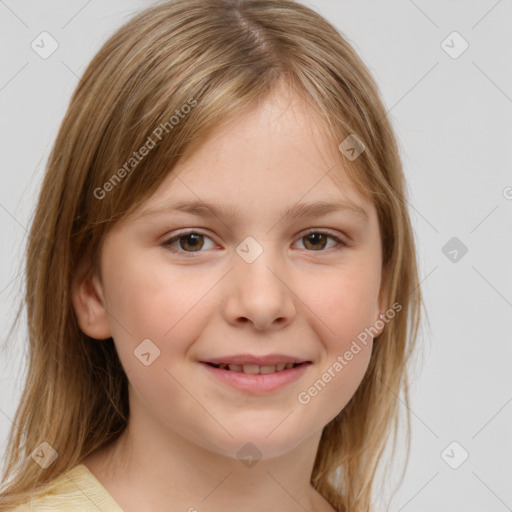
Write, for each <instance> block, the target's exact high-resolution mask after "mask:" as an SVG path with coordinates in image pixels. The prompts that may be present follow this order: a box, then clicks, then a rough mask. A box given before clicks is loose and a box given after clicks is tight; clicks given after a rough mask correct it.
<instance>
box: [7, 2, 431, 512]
mask: <svg viewBox="0 0 512 512" xmlns="http://www.w3.org/2000/svg"><path fill="white" fill-rule="evenodd" d="M281 81H284V82H286V83H287V84H288V85H289V86H290V87H292V88H293V91H294V92H295V93H296V94H297V95H299V96H300V97H301V98H302V99H303V100H304V101H306V102H307V104H308V105H310V106H311V107H312V108H313V109H314V110H315V111H316V112H317V113H318V114H320V116H321V117H322V119H323V120H324V122H325V127H326V142H328V143H329V144H330V145H332V148H333V150H334V153H335V154H337V158H339V160H340V162H342V164H343V166H344V167H345V169H346V170H347V172H348V174H349V176H350V178H351V179H352V181H353V183H354V184H355V186H356V187H357V189H358V190H359V191H361V192H362V193H363V194H365V197H369V198H370V199H371V200H372V202H373V204H374V205H375V207H376V210H377V213H378V219H379V226H380V231H381V236H382V247H383V255H382V264H383V270H385V271H386V272H387V273H388V275H389V283H390V286H389V296H388V297H387V301H388V302H387V303H388V304H393V303H398V304H400V305H401V310H400V312H399V313H398V314H397V315H396V317H395V318H394V319H393V320H392V321H390V322H389V323H387V325H386V326H385V328H384V330H383V332H382V334H381V335H380V336H378V337H377V338H376V339H375V342H374V348H373V352H372V355H371V360H370V363H369V367H368V369H367V371H366V374H365V376H364V378H363V380H362V382H361V384H360V386H359V388H358V389H357V391H356V392H355V394H354V396H353V397H352V399H351V400H350V401H349V403H348V404H347V406H346V407H345V408H344V409H343V410H342V411H341V412H340V414H339V415H338V416H337V417H336V418H335V419H333V420H332V421H331V422H330V423H329V424H327V425H326V426H325V428H324V429H323V433H322V437H321V440H320V444H319V448H318V452H317V456H316V460H315V463H314V468H313V472H312V475H311V483H312V485H313V486H314V487H315V488H316V489H317V490H318V492H319V493H321V494H322V495H323V496H324V497H325V498H326V499H327V500H328V501H329V502H330V503H331V504H332V505H333V507H335V508H336V509H337V510H339V511H347V510H350V511H354V510H357V511H360V512H368V511H370V510H372V509H373V508H372V507H373V505H372V504H373V499H372V489H374V487H375V486H374V482H375V480H376V470H377V468H378V467H379V462H380V460H381V458H382V454H383V451H384V448H385V446H386V445H387V441H388V440H389V439H390V438H391V433H393V432H394V434H395V437H394V439H393V453H394V451H395V450H394V447H395V442H396V431H397V428H398V423H399V421H398V420H399V414H398V413H399V398H398V394H399V393H402V394H403V397H404V398H403V400H404V402H405V403H406V404H407V403H408V401H409V394H408V365H407V362H408V360H409V358H410V356H411V354H412V352H413V347H414V345H415V343H416V338H417V331H418V326H419V320H420V310H421V305H422V300H421V294H420V288H419V282H418V271H417V262H416V251H415V243H414V236H413V232H412V228H411V222H410V218H409V213H408V208H407V200H406V183H405V180H404V176H403V170H402V163H401V159H400V155H399V148H398V144H397V141H396V138H395V135H394V133H393V129H392V127H391V123H390V121H389V119H388V116H387V114H386V110H385V108H384V106H383V102H382V100H381V98H380V95H379V91H378V87H377V85H376V83H375V82H374V80H373V78H372V76H371V75H370V73H369V71H368V69H367V68H366V66H365V65H364V63H363V62H362V60H361V59H360V58H359V56H358V55H357V54H356V52H355V51H354V49H353V48H352V47H351V45H350V44H349V43H348V42H347V41H346V40H345V38H344V37H343V36H342V35H341V34H340V32H339V31H338V30H337V29H336V28H334V27H333V26H332V25H331V24H330V23H329V22H327V21H326V20H325V19H324V18H323V17H322V16H320V15H319V14H318V13H316V12H315V11H313V10H312V9H310V8H308V7H306V6H304V5H302V4H300V3H298V2H295V1H294V0H209V1H207V2H205V1H204V0H172V1H168V2H164V3H159V4H157V5H156V6H153V7H151V8H149V9H146V10H144V11H142V12H141V13H139V14H138V15H136V16H135V17H134V18H132V19H131V20H129V21H128V22H127V23H126V24H125V25H124V26H123V27H121V28H120V29H119V30H118V31H117V32H116V33H115V34H114V35H113V36H112V37H111V38H110V39H109V40H108V41H107V42H106V43H105V44H104V45H103V47H102V48H101V49H100V51H99V52H98V53H97V54H96V55H95V57H94V58H93V60H92V61H91V63H90V64H89V66H88V68H87V69H86V71H85V73H84V75H83V77H82V79H81V80H80V83H79V85H78V86H77V88H76V90H75V92H74V94H73V96H72V99H71V101H70V104H69V107H68V110H67V113H66V115H65V117H64V120H63V122H62V124H61V127H60V130H59V133H58V135H57V138H56V141H55V144H54V146H53V149H52V151H51V154H50V157H49V160H48V163H47V168H46V173H45V177H44V181H43V184H42V187H41V190H40V195H39V198H38V203H37V207H36V210H35V214H34V218H33V221H32V224H31V229H30V233H29V238H28V244H27V253H26V262H25V271H26V290H25V296H24V304H22V306H26V311H27V321H28V338H29V339H28V342H29V347H28V351H29V356H28V362H27V366H28V371H27V375H26V381H25V383H24V389H23V393H22V397H21V400H20V404H19V406H18V409H17V411H16V414H15V418H14V422H13V426H12V429H11V432H10V435H9V439H8V451H7V454H6V458H5V467H4V472H3V480H2V481H3V488H2V492H1V495H0V506H1V508H2V510H4V509H6V507H7V506H12V505H15V504H17V503H20V502H23V501H25V500H27V499H28V498H30V496H32V495H33V494H35V493H36V492H37V491H38V490H40V489H42V488H43V487H44V485H45V484H47V483H48V482H49V481H51V480H52V479H54V478H55V477H57V476H59V475H60V474H61V473H62V472H64V471H67V470H68V469H70V468H72V467H73V466H74V465H76V464H78V463H80V462H81V461H82V459H83V458H85V457H86V456H87V455H89V454H91V453H92V452H94V451H96V450H97V449H99V448H102V447H104V446H106V445H107V444H109V443H111V442H113V441H115V439H117V437H118V436H119V435H120V434H121V433H122V432H123V430H124V429H125V428H126V426H127V423H128V418H129V407H128V386H127V378H126V375H125V373H124V371H123V368H122V366H121V363H120V361H119V358H118V356H117V353H116V351H115V347H114V344H113V340H112V339H109V340H106V341H104V342H102V343H97V342H94V341H93V340H91V338H89V337H88V336H86V335H85V334H84V333H83V332H82V331H81V330H80V328H79V326H78V322H77V318H76V315H75V312H74V310H73V307H72V301H71V292H70V288H71V282H72V279H73V276H75V275H76V273H77V271H78V269H79V264H80V262H82V261H88V262H90V264H91V268H93V269H96V270H98V269H99V266H98V255H99V249H100V247H101V243H102V240H103V237H104V235H105V233H106V232H107V231H108V230H109V229H110V228H111V227H112V226H113V225H114V224H115V223H116V222H118V221H119V220H121V219H123V218H125V217H126V216H127V215H129V214H130V213H132V212H133V211H134V210H135V209H136V208H138V207H139V206H140V205H141V204H142V203H143V202H144V201H145V200H146V199H147V198H149V197H150V196H151V195H152V194H153V193H154V192H155V190H156V189H157V188H158V187H159V185H160V184H161V183H162V181H163V180H164V179H165V177H166V176H167V175H168V173H169V172H172V170H173V168H174V167H175V166H176V164H177V162H178V160H179V158H180V156H181V155H183V154H184V152H185V150H186V149H187V148H190V147H192V144H193V143H194V142H197V141H198V140H203V139H204V138H205V137H207V136H208V134H209V133H211V132H212V131H213V130H214V129H215V128H216V127H218V126H219V125H220V124H221V123H223V122H225V121H226V120H229V119H230V117H231V116H234V115H237V114H240V112H243V111H244V110H247V109H249V108H251V107H253V106H254V105H257V104H258V103H259V102H261V101H262V100H263V99H265V98H266V97H267V96H268V95H269V94H270V93H271V92H272V91H273V90H275V88H276V86H277V84H278V83H280V82H281ZM185 106H186V108H185ZM354 134H355V135H356V136H357V138H358V139H359V140H360V141H362V142H363V144H364V151H363V152H362V153H361V154H360V155H359V157H358V158H357V159H354V160H351V159H350V158H347V157H346V155H345V154H343V153H342V151H340V150H338V146H339V145H340V143H342V142H343V141H344V140H345V139H346V138H347V137H348V136H349V135H354ZM150 141H151V142H150ZM151 143H153V145H152V146H151ZM143 146H146V147H147V148H148V147H150V146H151V147H150V151H148V154H147V156H145V157H144V158H143V159H140V160H139V159H136V158H135V157H134V156H133V155H134V152H137V151H138V150H140V148H141V147H143ZM406 414H407V425H408V427H409V428H408V431H407V432H408V433H409V430H410V419H409V416H408V412H407V410H406ZM407 439H408V440H409V436H408V437H407ZM43 442H45V443H48V444H49V445H50V446H51V447H52V448H53V449H54V450H56V452H57V454H58V457H57V458H56V459H55V460H54V462H53V463H52V464H51V465H49V466H48V467H46V468H43V467H41V465H39V464H37V463H36V462H35V461H34V460H33V458H32V457H30V455H31V454H32V452H33V451H34V450H35V449H36V448H37V447H38V446H40V445H41V443H43Z"/></svg>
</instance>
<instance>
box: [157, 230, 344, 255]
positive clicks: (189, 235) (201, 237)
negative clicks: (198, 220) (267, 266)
mask: <svg viewBox="0 0 512 512" xmlns="http://www.w3.org/2000/svg"><path fill="white" fill-rule="evenodd" d="M205 239H207V240H210V241H211V242H212V246H211V247H209V248H210V249H212V248H214V247H215V244H214V243H213V241H212V240H211V238H210V237H208V236H206V235H205V234H203V233H200V232H198V231H187V232H181V233H178V234H177V235H175V236H173V237H171V238H169V239H168V240H167V241H165V242H164V243H163V244H162V245H163V246H164V247H165V248H166V249H168V250H169V251H171V252H174V253H182V254H183V253H189V254H190V253H196V252H203V251H201V249H203V248H205ZM329 239H331V240H333V241H334V242H335V243H334V244H332V245H331V246H330V247H328V248H329V249H331V248H332V247H333V246H334V247H336V246H337V248H341V247H343V246H345V247H346V246H347V245H348V244H346V243H345V242H343V241H342V240H340V239H339V238H338V237H336V236H334V235H333V234H331V233H330V232H328V231H323V230H315V229H311V230H309V231H308V232H306V234H303V235H302V237H301V238H300V239H299V241H303V240H304V241H305V243H304V245H305V248H306V250H308V251H314V252H325V248H326V246H327V245H328V240H329ZM176 245H177V246H178V247H176ZM206 248H207V249H208V247H206Z"/></svg>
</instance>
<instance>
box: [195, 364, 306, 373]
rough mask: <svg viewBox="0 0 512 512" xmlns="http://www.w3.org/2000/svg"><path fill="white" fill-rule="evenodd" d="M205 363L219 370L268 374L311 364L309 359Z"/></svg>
mask: <svg viewBox="0 0 512 512" xmlns="http://www.w3.org/2000/svg"><path fill="white" fill-rule="evenodd" d="M205 364H207V365H209V366H212V367H213V368H219V369H220V370H228V371H231V372H237V373H244V374H245V375H270V374H273V373H281V372H285V371H286V370H291V369H292V368H296V367H298V366H305V365H308V364H311V361H304V362H302V363H279V364H276V365H257V364H227V363H219V364H215V363H210V362H205Z"/></svg>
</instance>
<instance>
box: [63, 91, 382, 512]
mask: <svg viewBox="0 0 512 512" xmlns="http://www.w3.org/2000/svg"><path fill="white" fill-rule="evenodd" d="M320 123H321V121H320V120H319V119H317V118H316V117H315V115H314V114H313V113H312V112H310V111H309V110H308V109H307V107H306V106H305V105H303V104H302V103H301V101H300V100H299V99H298V98H297V97H295V96H294V95H293V94H292V93H291V92H290V91H289V90H287V89H285V88H280V89H277V90H276V91H275V92H274V94H273V95H272V96H271V97H270V98H269V99H268V100H267V101H265V102H263V103H262V104H260V105H259V106H258V107H257V108H255V109H253V110H252V111H251V112H248V113H246V114H244V115H241V116H239V117H237V118H236V119H234V120H231V121H230V122H229V123H228V124H226V125H223V126H222V127H220V128H219V129H218V130H217V131H216V132H215V134H214V135H213V136H212V137H211V138H210V139H208V140H207V141H204V142H203V143H202V144H200V145H196V146H195V147H194V150H193V151H191V152H187V154H186V155H185V156H186V158H183V159H182V160H181V161H180V163H179V165H178V166H177V167H176V168H175V170H174V171H173V172H172V173H171V174H170V175H169V176H168V177H167V178H166V180H165V181H164V182H163V183H162V185H161V186H160V188H159V189H158V190H157V191H156V192H155V194H154V195H153V196H152V197H151V198H150V199H148V201H147V202H146V203H145V204H144V205H142V207H141V208H140V209H139V210H138V211H137V212H135V214H133V215H132V216H130V217H128V218H126V219H125V220H123V221H121V222H119V223H117V224H116V225H115V226H114V227H113V228H112V229H111V230H110V231H109V232H108V233H107V235H106V237H105V239H104V244H103V246H102V252H101V276H102V277H101V279H100V277H99V275H94V276H93V277H92V278H90V279H89V278H88V279H84V278H82V277H81V275H84V274H85V272H84V273H81V274H80V275H78V276H77V277H76V279H75V282H74V285H73V304H74V308H75V311H76V313H77V317H78V321H79V324H80V327H81V329H82V330H83V331H84V332H85V333H86V334H87V335H89V336H90V337H92V338H95V339H97V340H98V341H94V342H97V343H102V341H100V340H102V339H106V338H109V337H113V339H114V342H115V345H116V348H117V351H118V354H119V357H120V359H121V362H122V365H123V368H124V370H125V371H126V373H127V376H128V380H129V397H130V418H129V424H128V427H127V429H126V431H125V432H124V433H123V435H122V436H121V437H120V438H119V440H118V441H117V442H116V443H114V444H113V445H111V446H110V447H108V448H106V449H103V450H100V451H98V452H96V453H94V454H92V455H91V456H89V457H87V458H86V459H84V461H83V462H84V464H86V465H87V466H88V467H89V469H90V470H91V471H92V472H93V473H94V474H95V476H96V477H97V478H98V479H99V480H100V482H101V483H102V484H103V485H104V487H105V488H106V489H107V490H108V492H109V493H110V494H111V495H112V496H113V497H114V499H115V500H116V501H117V502H118V503H119V504H120V506H121V507H122V508H123V510H125V511H126V512H131V511H139V510H165V511H178V510H180V511H191V512H192V511H194V510H198V511H201V512H206V511H208V512H213V511H225V510H243V511H246V512H253V511H254V512H256V511H258V512H259V511H261V510H267V511H290V512H292V511H304V510H308V511H324V510H325V511H332V510H334V509H333V508H332V507H331V506H330V505H329V504H328V503H327V501H326V500H325V499H324V498H323V497H322V496H321V495H320V494H319V493H318V492H317V491H316V490H315V489H314V488H313V487H312V486H311V485H310V483H309V481H310V477H311V472H312V469H313V463H314V460H315V455H316V452H317V448H318V444H319V441H320V436H321V432H322V429H323V427H324V426H325V425H326V424H327V423H328V422H329V421H330V420H332V419H333V418H334V417H335V416H336V415H337V414H338V413H339V412H340V411H341V410H342V409H343V408H344V406H345V405H346V403H347V402H348V401H349V399H350V398H351V396H352V395H353V394H354V392H355V391H356V389H357V387H358V386H359V384H360V382H361V380H362V378H363V376H364V373H365V371H366V369H367V367H368V363H369V360H370V356H371V350H372V343H371V341H372V340H371V339H370V342H369V343H368V344H367V345H366V346H362V350H361V351H360V352H359V353H358V354H357V355H355V356H354V358H353V359H352V360H351V361H350V362H349V363H348V364H347V365H346V366H345V367H344V368H343V370H342V371H341V372H339V373H338V374H337V375H336V377H335V378H333V379H332V380H331V382H329V383H328V384H327V385H326V386H325V388H324V389H323V390H322V391H321V392H320V393H318V395H317V396H315V397H314V398H312V399H311V401H310V402H309V403H308V404H307V405H304V404H301V403H299V401H298V399H297V396H298V394H299V393H300V392H301V391H305V390H307V389H308V388H309V387H310V386H311V385H312V384H313V383H314V382H315V381H317V380H318V379H320V378H321V376H322V374H323V373H324V372H325V371H326V370H327V368H329V367H331V366H332V365H333V363H334V362H335V361H336V360H337V357H338V356H340V355H343V354H344V353H345V352H346V351H347V350H348V349H349V348H350V345H351V343H352V341H353V340H355V339H356V337H357V335H358V334H359V333H360V332H362V331H363V330H364V329H365V328H366V327H369V326H372V325H373V324H374V323H375V321H376V320H377V319H378V318H379V314H381V313H384V311H385V309H386V305H385V304H384V302H383V297H385V286H384V284H383V283H384V279H383V276H382V267H381V258H382V247H381V240H380V233H379V225H378V219H377V214H376V210H375V208H374V206H373V204H372V203H371V202H370V201H369V200H367V199H366V198H365V197H363V196H362V195H360V194H358V193H357V192H356V191H355V189H354V188H353V187H352V186H351V184H350V182H349V181H348V177H347V176H346V174H345V171H344V169H343V166H342V165H343V158H340V155H339V154H338V155H335V154H333V150H332V148H330V147H327V146H326V145H325V143H324V141H325V137H322V135H321V132H322V128H323V126H322V125H321V124H320ZM335 164H336V167H335V168H333V166H334V165H335ZM331 168H333V169H332V170H331V172H329V174H328V175H327V174H326V173H327V171H328V170H329V169H331ZM333 176H336V181H334V180H333ZM198 198H199V199H200V200H201V201H205V202H208V203H216V204H223V205H231V206H233V207H236V208H238V210H239V214H238V215H237V216H236V217H235V218H232V219H229V218H224V217H220V218H219V217H215V216H213V217H210V218H208V217H200V216H196V215H193V214H190V213H184V212H174V213H173V212H166V213H160V214H152V215H146V216H142V215H141V214H143V213H144V212H146V211H148V210H149V209H154V208H159V207H161V206H163V205H165V204H166V203H168V202H169V201H178V200H197V199H198ZM319 200H323V201H327V200H329V201H331V200H332V201H338V202H346V201H347V200H350V201H352V202H353V203H355V204H357V205H359V206H360V207H362V208H363V209H364V210H365V211H366V213H367V220H363V219H362V218H360V217H358V216H357V215H354V214H352V213H350V212H348V211H338V212H334V213H329V214H327V215H324V216H322V217H319V218H313V217H305V218H298V217H295V218H290V219H282V218H281V213H280V212H281V211H282V210H284V209H285V208H287V207H291V206H293V205H294V204H295V203H297V202H316V201H319ZM187 228H194V229H197V230H198V232H199V233H200V234H203V235H205V236H204V237H199V239H198V240H194V239H192V240H191V239H190V237H188V238H187V237H185V238H182V239H181V244H180V241H179V240H177V241H176V240H175V241H174V243H173V247H174V248H175V250H177V251H181V252H180V253H173V252H170V250H169V248H168V247H166V246H165V245H164V243H165V242H166V241H167V240H169V239H170V238H171V237H172V236H175V235H176V234H177V233H178V232H179V230H183V229H187ZM308 228H315V229H318V230H325V229H327V230H329V231H330V232H331V234H332V235H334V236H336V237H338V238H339V239H340V240H342V241H345V242H346V243H348V244H349V245H348V246H338V245H337V243H336V241H335V240H334V239H332V238H330V237H328V238H325V237H323V238H322V237H320V240H319V241H318V239H317V240H316V241H315V240H314V239H311V237H307V236H305V234H304V231H305V230H306V229H308ZM248 236H251V237H253V238H254V239H255V240H256V241H257V242H258V244H259V245H260V246H261V248H262V249H263V252H262V254H261V255H260V256H259V257H258V258H257V259H256V260H255V261H254V262H252V263H248V262H247V261H245V260H244V259H243V258H242V257H240V256H239V255H238V254H237V252H236V248H237V246H238V245H239V244H240V243H241V242H242V241H243V240H244V239H245V238H246V237H248ZM317 236H318V235H317ZM308 240H309V243H308ZM194 244H195V245H194ZM194 247H196V248H197V249H196V250H195V251H194ZM187 251H188V252H187ZM147 338H149V339H151V340H152V342H153V343H154V345H156V346H157V347H158V348H159V350H160V355H159V357H157V358H156V359H154V361H153V362H152V363H151V364H150V365H148V366H145V365H144V364H142V363H141V361H140V360H139V359H138V358H137V357H135V356H134V350H135V349H136V348H137V346H139V344H140V343H141V342H142V340H144V339H147ZM243 353H252V354H257V355H262V354H270V353H282V354H289V355H294V356H299V357H302V358H304V359H306V360H310V361H312V364H311V365H309V366H308V368H307V370H306V372H305V373H304V374H303V375H302V376H301V377H300V378H299V379H298V380H296V381H294V382H292V383H290V384H288V385H287V386H285V387H284V388H282V389H279V390H277V391H274V392H272V393H267V394H265V395H261V394H260V395H253V394H250V393H245V392H242V391H239V390H236V389H234V388H231V387H229V386H227V385H225V384H224V383H222V382H219V381H218V380H217V379H215V378H214V377H212V375H211V374H210V372H209V371H207V370H206V369H205V367H204V366H203V365H202V364H201V363H199V362H198V361H199V360H204V359H207V358H208V357H215V356H224V355H232V354H243ZM248 442H251V443H253V444H254V445H255V446H256V447H257V448H258V450H259V451H260V452H261V454H262V455H261V459H260V460H259V461H258V462H257V463H256V464H255V465H254V466H252V467H246V466H245V465H244V464H242V463H241V461H240V460H239V459H238V458H237V455H236V454H237V452H238V451H239V450H240V448H241V447H242V446H244V445H245V444H246V443H248ZM112 468H115V474H114V470H113V469H112ZM141 489H143V490H144V492H141Z"/></svg>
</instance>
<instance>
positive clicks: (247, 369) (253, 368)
mask: <svg viewBox="0 0 512 512" xmlns="http://www.w3.org/2000/svg"><path fill="white" fill-rule="evenodd" d="M243 369H244V373H245V374H248V375H256V374H257V373H260V367H259V366H258V365H257V364H244V366H243Z"/></svg>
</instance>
